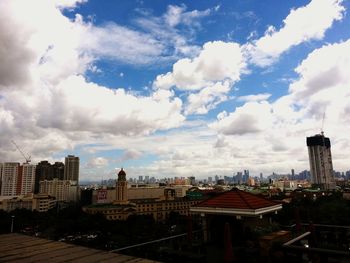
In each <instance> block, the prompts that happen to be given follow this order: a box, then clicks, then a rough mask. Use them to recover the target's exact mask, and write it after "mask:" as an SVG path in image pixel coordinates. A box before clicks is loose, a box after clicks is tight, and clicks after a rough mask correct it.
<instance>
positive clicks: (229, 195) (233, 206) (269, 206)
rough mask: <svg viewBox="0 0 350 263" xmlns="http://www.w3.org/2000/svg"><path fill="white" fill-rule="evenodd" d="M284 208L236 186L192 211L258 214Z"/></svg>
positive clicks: (193, 208) (200, 204) (203, 202)
mask: <svg viewBox="0 0 350 263" xmlns="http://www.w3.org/2000/svg"><path fill="white" fill-rule="evenodd" d="M280 209H282V205H281V204H279V203H277V202H274V201H271V200H268V199H265V198H263V197H260V196H257V195H254V194H251V193H248V192H245V191H241V190H239V189H237V188H234V189H232V190H230V191H227V192H224V193H222V194H219V195H217V196H215V197H213V198H209V199H207V200H204V201H202V202H200V203H198V204H197V205H195V206H193V207H192V208H191V212H197V213H206V214H231V215H246V216H258V215H262V214H265V213H269V212H274V211H277V210H280Z"/></svg>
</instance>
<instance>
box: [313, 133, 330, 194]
mask: <svg viewBox="0 0 350 263" xmlns="http://www.w3.org/2000/svg"><path fill="white" fill-rule="evenodd" d="M306 144H307V147H308V151H309V162H310V171H311V183H312V184H314V185H317V186H319V187H320V188H321V189H324V190H330V189H334V188H335V182H334V174H333V164H332V155H331V142H330V140H329V138H327V137H325V136H324V134H323V132H321V134H316V135H315V136H311V137H307V138H306Z"/></svg>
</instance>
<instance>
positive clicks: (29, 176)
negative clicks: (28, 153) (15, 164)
mask: <svg viewBox="0 0 350 263" xmlns="http://www.w3.org/2000/svg"><path fill="white" fill-rule="evenodd" d="M35 168H36V165H34V164H29V163H24V164H23V165H22V167H21V172H22V173H21V176H20V178H21V184H20V185H21V189H20V192H21V195H25V194H28V193H33V192H34V184H35Z"/></svg>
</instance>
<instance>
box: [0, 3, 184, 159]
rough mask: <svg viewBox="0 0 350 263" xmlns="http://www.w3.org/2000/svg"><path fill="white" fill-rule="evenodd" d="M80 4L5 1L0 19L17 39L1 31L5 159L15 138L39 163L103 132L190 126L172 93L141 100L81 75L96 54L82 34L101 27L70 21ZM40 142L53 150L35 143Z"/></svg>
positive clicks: (0, 121)
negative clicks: (67, 10) (66, 11)
mask: <svg viewBox="0 0 350 263" xmlns="http://www.w3.org/2000/svg"><path fill="white" fill-rule="evenodd" d="M79 2H83V1H57V2H54V1H53V2H50V1H39V0H38V1H35V2H31V3H27V2H23V1H2V2H1V7H2V8H1V9H0V10H1V14H4V16H0V17H1V18H0V19H3V18H4V19H5V20H6V22H5V21H4V23H0V24H1V25H0V27H2V26H9V28H12V29H11V33H10V32H8V28H1V30H0V38H1V41H0V43H1V44H0V45H2V44H3V45H6V46H5V47H4V46H2V47H1V48H0V52H1V55H3V59H4V60H5V61H6V63H7V65H6V67H5V66H0V76H1V77H0V79H1V80H0V87H1V89H2V90H3V92H2V93H1V96H0V124H1V134H2V136H1V139H0V144H1V146H2V147H3V148H2V151H1V152H0V154H1V157H2V158H3V157H4V156H6V155H8V154H7V153H6V152H7V151H8V150H9V149H10V148H11V145H9V144H8V143H7V142H8V141H9V140H10V139H16V140H19V141H21V144H22V145H24V146H28V149H30V151H31V152H34V153H35V154H36V156H37V157H39V156H45V154H47V155H49V154H52V153H53V152H55V151H56V152H57V151H62V150H65V149H72V148H73V147H74V146H75V145H77V144H79V143H84V142H86V141H89V140H90V141H95V140H97V139H96V138H97V135H98V134H106V133H109V134H114V135H123V136H131V135H139V134H149V133H151V132H154V131H156V130H165V129H169V128H173V127H178V126H179V125H180V124H181V123H182V121H183V120H184V116H183V115H182V114H181V108H182V102H181V100H180V99H178V98H173V96H172V94H169V92H155V93H154V94H150V96H145V97H142V96H135V95H133V94H131V93H128V92H126V91H125V90H124V89H122V88H120V89H114V90H113V89H109V88H107V87H104V86H100V85H97V84H95V83H91V82H88V81H87V80H86V78H85V77H84V76H83V74H84V73H85V72H86V70H87V69H89V68H91V64H92V63H93V62H94V61H95V60H96V59H98V57H96V56H97V55H98V54H96V53H97V52H96V53H95V54H92V53H91V52H88V48H86V47H85V46H84V44H83V43H85V42H88V40H87V39H84V36H87V35H89V34H88V33H89V32H90V33H91V32H94V30H97V31H98V30H99V28H95V27H94V26H93V25H92V24H89V23H85V22H83V18H82V17H81V16H79V15H77V16H76V18H75V19H74V20H70V19H68V18H67V17H65V16H64V15H63V14H62V13H61V9H62V8H65V7H69V8H72V7H74V6H75V4H77V3H79ZM58 7H59V8H60V9H58ZM12 26H13V27H12ZM17 29H18V30H17ZM125 32H126V31H124V33H125ZM126 33H130V32H126ZM133 34H134V33H133V32H131V33H130V35H129V36H134V35H133ZM103 37H107V36H103ZM108 37H109V36H108ZM15 40H16V41H15ZM137 41H140V39H138V40H137ZM7 48H9V49H7ZM89 48H90V50H92V48H91V47H89ZM135 52H136V53H137V52H138V51H135ZM101 56H102V54H101ZM130 56H131V55H130ZM2 65H3V64H2ZM9 70H10V72H9ZM21 76H22V77H21ZM38 138H41V142H43V144H45V145H51V147H49V148H50V149H49V148H47V149H46V148H43V147H42V146H40V145H36V144H33V143H32V142H33V141H35V140H37V139H38ZM11 149H12V148H11ZM40 150H42V152H41V153H40Z"/></svg>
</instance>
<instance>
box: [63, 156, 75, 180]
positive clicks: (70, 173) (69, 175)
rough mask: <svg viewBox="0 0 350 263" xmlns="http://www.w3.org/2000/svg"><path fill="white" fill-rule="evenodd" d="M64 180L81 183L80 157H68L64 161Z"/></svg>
mask: <svg viewBox="0 0 350 263" xmlns="http://www.w3.org/2000/svg"><path fill="white" fill-rule="evenodd" d="M63 179H64V180H70V181H76V182H78V181H79V157H76V156H74V155H68V156H67V157H66V158H65V159H64V178H63Z"/></svg>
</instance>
